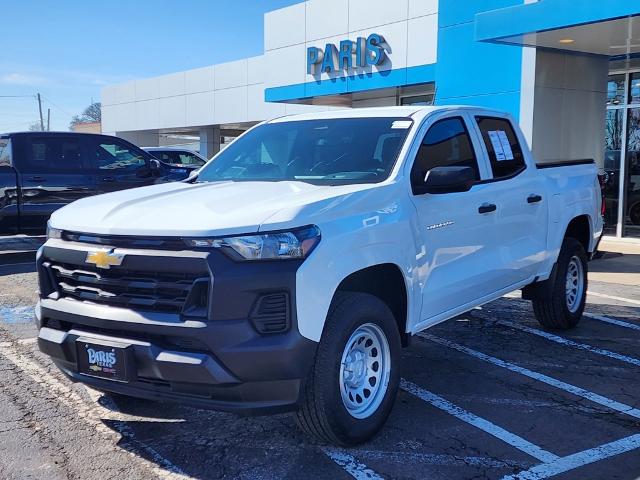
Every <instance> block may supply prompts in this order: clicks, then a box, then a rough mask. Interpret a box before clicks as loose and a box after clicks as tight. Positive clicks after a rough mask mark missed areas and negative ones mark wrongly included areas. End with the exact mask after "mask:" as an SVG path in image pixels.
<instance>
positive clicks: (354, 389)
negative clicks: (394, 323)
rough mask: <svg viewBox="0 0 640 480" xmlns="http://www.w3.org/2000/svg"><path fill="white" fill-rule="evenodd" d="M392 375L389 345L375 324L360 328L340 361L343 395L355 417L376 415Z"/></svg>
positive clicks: (351, 413) (344, 402)
mask: <svg viewBox="0 0 640 480" xmlns="http://www.w3.org/2000/svg"><path fill="white" fill-rule="evenodd" d="M390 374H391V353H390V351H389V342H388V341H387V337H386V335H385V334H384V332H383V331H382V329H381V328H380V327H378V326H377V325H375V324H373V323H366V324H364V325H361V326H359V327H358V328H357V329H356V331H355V332H353V334H352V335H351V337H350V338H349V341H347V344H346V345H345V348H344V351H343V352H342V360H341V361H340V395H341V396H342V403H343V404H344V406H345V407H346V409H347V411H348V412H349V414H350V415H351V416H352V417H355V418H367V417H370V416H371V415H373V414H374V413H375V412H376V410H377V409H378V407H379V406H380V404H381V403H382V400H383V399H384V396H385V394H386V392H387V386H388V385H389V375H390Z"/></svg>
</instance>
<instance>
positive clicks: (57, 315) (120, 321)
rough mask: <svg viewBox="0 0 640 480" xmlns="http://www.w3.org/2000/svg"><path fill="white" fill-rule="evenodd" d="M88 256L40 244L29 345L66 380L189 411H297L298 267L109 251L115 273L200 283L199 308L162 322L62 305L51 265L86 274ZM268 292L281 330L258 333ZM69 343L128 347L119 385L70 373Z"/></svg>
mask: <svg viewBox="0 0 640 480" xmlns="http://www.w3.org/2000/svg"><path fill="white" fill-rule="evenodd" d="M95 249H96V246H95V245H86V244H82V243H77V242H64V241H49V242H47V244H45V245H44V247H43V248H42V250H41V253H40V255H39V258H38V273H39V279H40V289H41V300H40V303H39V305H38V308H37V322H38V328H39V338H38V344H39V346H40V349H41V350H42V351H43V352H44V353H46V354H47V355H49V356H50V357H51V358H52V359H53V361H54V362H55V363H56V365H58V367H60V369H61V370H62V371H63V372H64V373H65V374H66V375H68V376H69V377H70V378H72V379H73V380H76V381H81V382H83V383H86V384H88V385H91V386H92V387H94V388H96V389H99V390H104V391H112V392H116V393H120V394H124V395H130V396H134V397H140V398H147V399H153V400H168V401H175V402H179V403H181V404H185V405H191V406H195V407H199V408H211V409H216V410H225V411H238V412H244V413H270V412H278V411H286V410H292V409H295V408H296V407H297V406H298V404H299V402H300V396H301V392H302V388H301V386H302V382H303V381H304V379H305V378H306V376H307V374H308V372H309V370H310V368H311V365H312V362H313V359H314V357H315V352H316V347H317V343H315V342H313V341H311V340H308V339H306V338H304V337H302V336H301V335H300V334H299V331H298V328H297V317H296V313H295V312H296V309H295V275H296V271H297V269H298V267H299V263H296V262H271V263H263V262H260V263H249V262H244V263H238V262H234V261H232V260H230V259H229V258H227V257H226V255H224V254H223V253H221V252H219V251H214V252H179V251H176V252H171V251H161V252H160V251H154V250H127V249H124V248H118V249H117V251H118V252H119V253H124V254H125V259H124V261H123V263H122V266H121V267H118V268H123V269H127V271H128V270H131V269H133V270H135V271H136V272H143V273H144V272H146V271H148V272H150V273H151V272H153V273H154V274H157V270H159V269H160V270H171V271H173V272H175V271H180V270H181V269H184V271H197V273H198V275H200V276H202V275H204V276H205V277H207V278H208V279H209V282H210V283H209V285H210V288H209V289H208V300H207V305H206V307H205V308H201V309H197V308H195V309H194V308H189V309H185V310H184V311H182V312H180V313H167V312H162V311H148V310H145V309H144V308H142V309H134V308H130V307H129V306H127V308H123V307H122V306H114V305H105V304H101V303H100V302H96V301H91V300H88V301H84V300H81V299H78V298H69V297H67V296H65V295H64V292H61V291H60V288H59V287H58V286H57V284H56V281H55V279H54V278H53V277H52V272H51V264H53V263H55V262H59V264H61V265H65V268H67V269H69V268H73V266H78V268H83V267H84V268H87V266H86V265H85V264H84V260H85V258H86V252H87V251H90V250H95ZM274 292H276V293H277V294H278V295H283V296H282V297H281V298H286V299H287V302H288V305H287V309H288V310H287V326H286V329H283V330H281V331H278V332H276V333H267V332H265V331H260V330H261V327H257V326H256V325H257V323H256V320H255V318H254V317H255V311H256V304H258V303H259V302H260V300H261V299H262V298H264V297H265V296H268V295H270V294H274ZM261 325H262V324H261ZM79 338H82V339H84V341H86V340H87V339H89V340H91V339H95V340H96V341H107V342H112V343H116V344H118V345H122V346H128V347H130V348H129V350H130V351H132V355H131V358H132V363H133V374H132V375H131V376H130V378H129V381H128V382H119V381H114V380H105V379H102V378H97V377H93V376H88V375H84V374H80V373H78V359H77V358H76V357H77V352H76V341H77V340H78V339H79Z"/></svg>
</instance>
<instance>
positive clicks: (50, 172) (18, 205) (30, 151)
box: [0, 132, 190, 234]
mask: <svg viewBox="0 0 640 480" xmlns="http://www.w3.org/2000/svg"><path fill="white" fill-rule="evenodd" d="M189 173H190V170H189V169H186V168H176V167H175V166H170V165H167V164H164V163H163V162H161V161H159V160H157V159H156V158H155V157H153V156H152V155H150V154H149V153H146V152H144V151H143V150H141V149H139V148H138V147H136V146H135V145H133V144H131V143H129V142H127V141H126V140H123V139H120V138H116V137H112V136H107V135H97V134H88V133H73V132H23V133H10V134H0V234H8V233H18V232H37V231H42V232H44V230H45V228H46V225H47V220H48V219H49V216H50V215H51V213H53V212H54V211H55V210H56V209H58V208H60V207H62V206H63V205H66V204H68V203H71V202H72V201H74V200H77V199H79V198H83V197H87V196H90V195H96V194H100V193H107V192H113V191H116V190H122V189H125V188H133V187H141V186H145V185H151V184H154V183H160V182H167V181H176V180H183V179H185V178H186V177H187V176H188V175H189Z"/></svg>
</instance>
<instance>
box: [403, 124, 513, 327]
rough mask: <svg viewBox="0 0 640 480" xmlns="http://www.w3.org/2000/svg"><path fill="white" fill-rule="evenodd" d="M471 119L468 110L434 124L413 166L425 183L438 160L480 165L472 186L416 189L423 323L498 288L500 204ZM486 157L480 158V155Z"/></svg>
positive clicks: (414, 180)
mask: <svg viewBox="0 0 640 480" xmlns="http://www.w3.org/2000/svg"><path fill="white" fill-rule="evenodd" d="M469 121H470V119H469V118H467V117H466V115H465V116H462V115H458V116H449V117H444V118H440V119H439V120H437V121H435V122H434V123H433V124H431V126H430V127H429V128H428V130H427V131H426V133H425V134H424V137H423V140H422V143H421V144H420V147H419V149H418V152H417V154H416V157H415V160H414V162H413V165H412V168H411V183H412V186H413V185H420V184H421V183H422V182H423V181H424V177H425V175H426V173H427V172H428V171H429V170H431V169H432V168H434V167H438V166H468V167H471V168H473V169H474V170H475V171H476V179H477V181H476V184H474V185H473V186H472V187H471V189H470V190H469V191H466V192H455V193H443V194H423V195H416V194H414V195H413V197H412V198H413V201H414V203H415V206H416V210H417V219H418V221H417V224H416V228H417V230H418V237H419V238H421V239H422V243H423V244H422V251H421V252H420V253H419V254H418V255H417V258H418V259H419V265H418V269H419V270H418V271H419V273H418V276H419V279H420V285H421V288H422V294H423V299H422V314H421V317H420V325H419V326H418V327H419V328H421V327H424V326H427V325H429V324H431V323H436V322H437V321H438V320H439V318H445V317H448V316H450V314H451V312H454V311H464V310H461V308H462V307H464V305H465V304H468V303H472V302H474V301H475V300H477V299H479V298H482V297H485V296H487V295H489V294H491V293H492V292H494V291H495V290H496V284H497V283H499V282H500V281H501V278H500V277H501V267H500V262H499V261H498V259H497V258H496V255H497V254H496V250H494V249H492V247H491V246H492V244H494V243H496V242H497V238H498V236H499V232H498V231H497V228H496V227H497V222H496V212H495V210H496V208H497V207H496V205H495V201H494V195H493V192H492V191H491V188H490V185H487V184H485V183H484V182H483V180H485V179H486V178H487V176H488V172H487V165H486V161H485V160H484V158H482V157H480V158H478V155H477V154H476V152H482V150H481V145H480V139H479V137H478V136H477V134H475V132H476V131H475V130H473V131H472V132H473V134H470V133H469V132H470V129H469V128H468V126H469ZM479 160H480V161H479Z"/></svg>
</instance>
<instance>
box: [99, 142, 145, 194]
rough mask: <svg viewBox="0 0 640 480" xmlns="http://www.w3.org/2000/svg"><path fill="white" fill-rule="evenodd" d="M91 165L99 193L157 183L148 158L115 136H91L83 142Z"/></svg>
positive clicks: (142, 152) (139, 150)
mask: <svg viewBox="0 0 640 480" xmlns="http://www.w3.org/2000/svg"><path fill="white" fill-rule="evenodd" d="M86 143H87V149H88V151H89V158H90V159H91V162H92V163H93V165H94V172H95V175H96V185H97V189H98V192H99V193H108V192H114V191H117V190H124V189H127V188H135V187H143V186H145V185H151V184H153V183H154V182H155V181H156V176H155V175H154V172H153V170H152V168H151V165H150V163H149V159H150V158H151V156H150V155H149V154H147V153H145V152H144V151H142V150H141V149H139V148H137V147H135V146H134V145H131V144H130V143H128V142H125V141H124V140H121V139H119V138H116V137H106V136H99V135H96V136H91V137H87V139H86Z"/></svg>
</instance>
